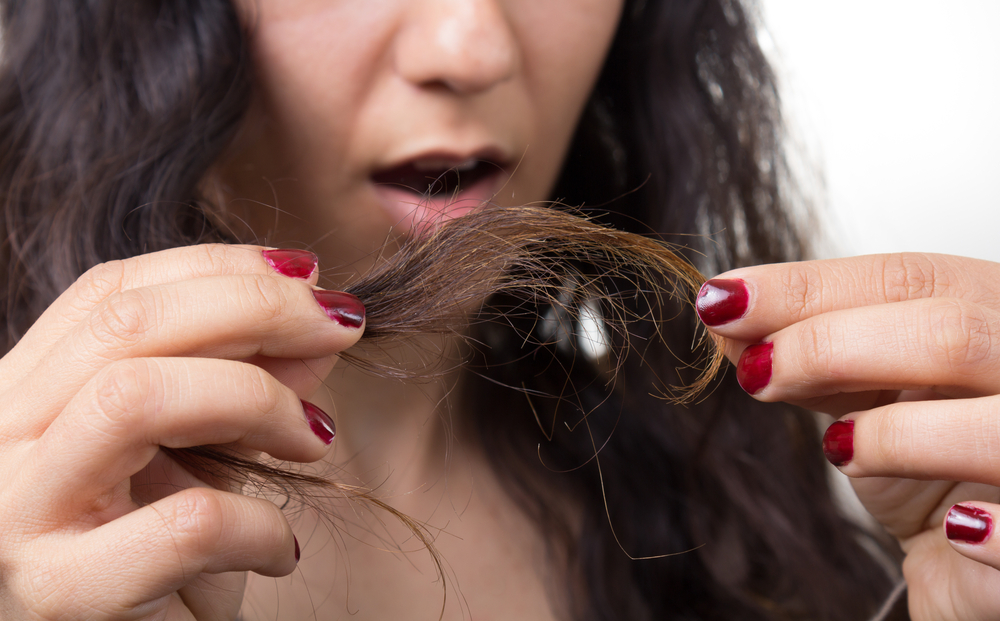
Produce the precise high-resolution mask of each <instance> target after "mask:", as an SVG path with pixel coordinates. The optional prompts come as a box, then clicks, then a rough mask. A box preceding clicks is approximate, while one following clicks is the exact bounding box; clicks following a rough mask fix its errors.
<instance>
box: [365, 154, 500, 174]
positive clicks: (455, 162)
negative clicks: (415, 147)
mask: <svg viewBox="0 0 1000 621" xmlns="http://www.w3.org/2000/svg"><path fill="white" fill-rule="evenodd" d="M478 162H489V163H491V164H494V165H495V166H497V167H498V168H500V169H503V170H506V169H507V168H508V166H509V164H510V157H509V156H508V155H507V154H506V153H505V152H504V151H503V150H502V149H500V148H499V147H483V148H480V149H475V150H469V151H459V150H451V149H427V150H424V151H422V152H418V153H414V154H412V155H405V156H402V157H397V158H394V159H393V160H391V161H390V162H389V163H388V164H386V165H384V166H377V167H376V168H375V170H374V171H373V172H372V175H373V176H374V175H377V174H379V173H384V172H387V171H391V170H393V169H396V168H400V167H403V166H408V165H413V166H415V167H417V168H421V167H426V168H427V169H428V171H433V170H434V169H435V168H436V169H439V170H447V169H451V168H456V169H459V170H461V168H463V167H465V166H468V165H471V164H475V163H478Z"/></svg>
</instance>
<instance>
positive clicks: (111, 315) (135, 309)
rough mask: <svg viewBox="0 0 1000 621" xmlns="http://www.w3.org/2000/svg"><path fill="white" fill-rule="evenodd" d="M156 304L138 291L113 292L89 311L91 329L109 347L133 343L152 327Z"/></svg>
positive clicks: (138, 340) (154, 321)
mask: <svg viewBox="0 0 1000 621" xmlns="http://www.w3.org/2000/svg"><path fill="white" fill-rule="evenodd" d="M155 305H156V303H155V301H154V300H153V299H152V298H151V296H149V295H148V294H147V293H143V292H141V291H138V290H134V289H133V290H129V291H123V292H121V293H117V294H114V295H112V296H111V297H110V298H108V299H106V300H105V301H104V302H102V303H101V304H100V305H98V306H97V308H95V309H94V311H93V312H92V313H91V319H90V331H91V333H92V334H93V336H94V338H95V339H96V340H97V342H98V343H99V344H101V345H104V346H106V347H109V348H120V347H123V346H124V347H127V346H129V345H135V344H137V343H139V342H141V341H142V340H143V339H145V338H146V337H147V336H148V335H149V333H150V332H151V331H152V330H153V329H155V326H156V319H155V318H156V315H157V312H156V309H155Z"/></svg>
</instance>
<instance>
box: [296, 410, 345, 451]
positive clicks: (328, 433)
mask: <svg viewBox="0 0 1000 621" xmlns="http://www.w3.org/2000/svg"><path fill="white" fill-rule="evenodd" d="M302 411H303V412H305V415H306V421H308V422H309V428H310V429H312V432H313V433H315V434H316V436H317V437H318V438H319V439H320V440H322V441H323V443H324V444H330V443H331V442H333V436H335V435H337V427H336V426H335V425H334V424H333V419H332V418H330V417H329V416H327V413H326V412H324V411H323V410H321V409H319V408H318V407H316V406H315V405H313V404H311V403H309V402H308V401H302Z"/></svg>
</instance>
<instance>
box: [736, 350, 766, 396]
mask: <svg viewBox="0 0 1000 621" xmlns="http://www.w3.org/2000/svg"><path fill="white" fill-rule="evenodd" d="M773 354H774V343H757V344H756V345H751V346H750V347H747V348H746V349H744V350H743V354H742V355H741V356H740V361H739V362H738V363H736V379H737V380H738V381H739V383H740V386H742V387H743V390H745V391H747V392H748V393H750V394H751V395H755V394H757V393H758V392H760V391H761V390H763V389H764V387H765V386H767V384H768V382H770V381H771V359H772V357H773Z"/></svg>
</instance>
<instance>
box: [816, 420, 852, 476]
mask: <svg viewBox="0 0 1000 621" xmlns="http://www.w3.org/2000/svg"><path fill="white" fill-rule="evenodd" d="M823 455H825V456H826V459H827V460H828V461H829V462H830V463H831V464H833V465H834V466H836V467H838V468H840V467H843V466H846V465H847V464H849V463H851V460H852V459H854V421H853V420H851V419H846V420H838V421H834V423H833V424H832V425H830V426H829V427H827V429H826V432H824V433H823Z"/></svg>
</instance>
